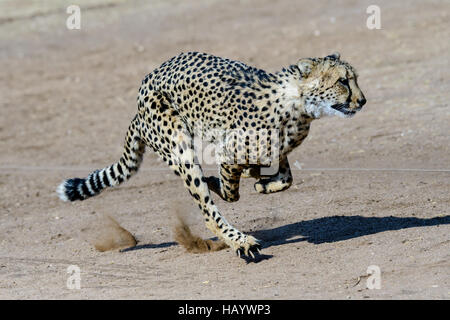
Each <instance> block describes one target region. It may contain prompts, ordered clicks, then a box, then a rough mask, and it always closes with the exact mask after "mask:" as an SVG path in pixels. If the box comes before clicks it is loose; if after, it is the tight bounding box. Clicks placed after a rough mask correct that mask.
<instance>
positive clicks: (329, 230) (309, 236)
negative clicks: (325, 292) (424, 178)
mask: <svg viewBox="0 0 450 320" xmlns="http://www.w3.org/2000/svg"><path fill="white" fill-rule="evenodd" d="M446 224H450V216H444V217H435V218H429V219H421V218H414V217H406V218H397V217H393V216H389V217H362V216H349V217H346V216H332V217H324V218H319V219H312V220H307V221H300V222H296V223H291V224H287V225H284V226H281V227H276V228H273V229H266V230H259V231H254V232H251V233H250V234H251V235H253V236H254V237H256V238H257V239H259V240H261V242H262V247H263V249H264V248H269V247H272V246H279V245H283V244H288V243H296V242H301V241H308V242H310V243H314V244H321V243H326V242H338V241H343V240H348V239H352V238H357V237H362V236H366V235H370V234H375V233H379V232H384V231H393V230H401V229H407V228H416V227H429V226H437V225H446ZM212 240H216V238H212ZM176 245H178V243H176V242H164V243H160V244H143V245H137V246H135V247H132V248H128V249H124V250H122V252H127V251H133V250H140V249H158V248H167V247H171V246H176ZM242 258H243V259H244V260H247V262H248V263H249V262H256V263H257V262H260V261H263V260H267V259H270V258H272V255H265V254H262V255H258V256H257V257H256V259H255V260H252V259H248V258H247V257H242Z"/></svg>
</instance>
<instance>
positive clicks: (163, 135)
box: [57, 52, 366, 259]
mask: <svg viewBox="0 0 450 320" xmlns="http://www.w3.org/2000/svg"><path fill="white" fill-rule="evenodd" d="M357 77H358V75H357V73H356V70H355V69H354V68H353V67H352V66H351V65H350V64H348V63H347V62H345V61H343V60H341V59H340V55H339V53H333V54H331V55H329V56H326V57H323V58H322V57H321V58H302V59H300V60H299V61H298V62H297V64H293V65H290V66H289V67H286V68H283V69H282V70H281V71H278V72H275V73H269V72H266V71H264V70H261V69H258V68H255V67H251V66H248V65H246V64H244V63H242V62H239V61H234V60H230V59H225V58H221V57H217V56H214V55H211V54H206V53H199V52H188V53H181V54H179V55H178V56H175V57H173V58H171V59H169V60H168V61H166V62H164V63H163V64H162V65H161V66H160V67H158V68H156V69H155V70H153V71H152V72H151V73H149V74H148V75H147V76H146V77H145V78H144V79H143V80H142V83H141V86H140V88H139V94H138V98H137V113H136V115H135V116H134V118H133V119H132V121H131V124H130V126H129V128H128V131H127V134H126V139H125V145H124V151H123V154H122V156H121V158H120V159H119V161H118V162H116V163H114V164H112V165H110V166H108V167H105V168H103V169H100V170H96V171H94V172H92V173H91V174H89V175H88V176H87V177H86V178H73V179H68V180H65V181H64V182H62V183H61V184H60V185H59V186H58V188H57V193H58V195H59V197H60V198H61V199H62V200H64V201H76V200H85V199H87V198H90V197H92V196H95V195H97V194H99V193H100V192H101V191H102V190H103V189H105V188H106V187H112V186H117V185H119V184H120V183H122V182H124V181H125V180H128V179H129V178H130V177H131V176H132V175H133V174H135V173H136V172H137V170H138V168H139V165H140V164H141V162H142V157H143V154H144V151H145V148H146V147H149V148H151V149H153V151H155V152H156V153H157V154H158V155H159V156H160V158H161V159H162V160H164V162H166V164H167V165H168V166H169V167H170V168H171V169H172V170H173V171H174V173H175V174H176V175H178V176H180V177H181V179H182V181H183V183H184V186H185V187H186V188H187V190H188V191H189V193H190V195H191V196H192V198H193V199H194V201H195V203H196V204H197V205H198V207H199V209H200V211H201V213H202V215H203V218H204V221H205V224H206V226H207V228H208V229H209V230H211V231H212V232H213V233H214V234H215V235H216V236H217V237H218V238H219V239H220V240H222V241H224V242H225V243H226V244H227V245H228V246H229V247H230V248H232V249H233V251H234V252H236V254H237V255H238V256H241V257H243V258H248V259H255V257H256V256H257V255H260V254H261V251H260V249H261V244H260V242H259V241H258V240H257V239H255V238H254V237H253V236H251V235H247V234H245V233H243V232H241V231H239V230H238V229H237V228H235V227H233V226H232V225H231V224H230V223H229V222H228V221H227V220H226V219H225V217H224V216H223V215H221V213H220V212H219V209H218V208H217V206H216V204H215V202H214V200H213V197H212V196H211V191H212V192H214V193H216V194H217V195H218V196H219V197H220V198H221V199H223V200H225V201H228V202H234V201H237V200H238V199H239V182H240V178H241V177H253V178H255V179H256V183H255V185H254V188H255V190H256V191H257V192H259V193H263V194H270V193H274V192H279V191H283V190H286V189H288V188H289V187H290V186H291V184H292V173H291V170H290V167H289V162H288V158H287V155H288V154H289V153H290V152H291V151H292V150H293V149H294V148H296V147H297V146H299V145H300V144H301V143H302V142H303V141H304V139H305V138H306V137H307V135H308V132H309V129H310V125H311V122H312V121H313V120H315V119H319V118H322V117H325V116H341V117H344V118H348V117H352V116H353V115H354V114H355V113H356V112H357V111H359V110H360V109H361V108H362V107H363V105H364V104H365V103H366V99H365V97H364V95H363V93H362V91H361V90H360V88H359V86H358V84H357ZM199 128H200V129H199ZM236 132H237V133H236ZM229 133H231V134H229ZM252 134H253V135H255V134H256V140H252V139H251V138H252V137H251V135H252ZM249 136H250V137H249ZM269 136H270V137H275V139H272V138H270V139H269ZM195 137H200V138H201V139H203V140H206V141H210V142H214V143H216V145H217V146H218V149H217V156H216V160H215V161H216V163H217V165H218V177H216V176H208V177H207V176H205V175H204V174H203V171H202V166H201V163H200V161H199V159H198V154H197V153H196V148H195V145H194V142H195V141H194V140H195ZM255 141H256V142H255ZM258 141H259V142H261V141H262V142H268V143H267V144H268V145H269V148H265V149H264V148H260V147H259V144H258ZM263 149H264V150H263ZM255 150H256V152H255ZM267 150H268V151H267ZM260 151H261V152H260ZM255 154H256V156H255ZM264 156H265V158H264ZM263 158H264V159H266V160H267V159H269V160H268V161H262V160H260V159H263ZM270 168H275V170H272V172H270V170H268V171H267V170H264V169H270ZM263 171H265V172H263ZM268 172H269V174H268Z"/></svg>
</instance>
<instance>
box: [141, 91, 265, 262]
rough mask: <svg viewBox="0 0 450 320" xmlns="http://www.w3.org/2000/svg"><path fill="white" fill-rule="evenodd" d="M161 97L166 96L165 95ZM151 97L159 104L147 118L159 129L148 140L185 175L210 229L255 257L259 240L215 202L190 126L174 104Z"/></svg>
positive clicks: (241, 250) (238, 250)
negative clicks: (238, 226) (230, 219)
mask: <svg viewBox="0 0 450 320" xmlns="http://www.w3.org/2000/svg"><path fill="white" fill-rule="evenodd" d="M160 98H161V99H164V98H163V97H161V96H160ZM151 100H152V101H149V104H153V103H155V104H156V105H155V106H154V108H151V109H150V110H149V112H150V114H149V116H148V117H147V119H149V120H150V119H151V120H150V121H148V124H149V126H150V127H152V128H159V130H154V129H153V130H151V128H150V130H147V132H152V134H153V135H156V137H155V136H153V137H152V139H150V137H147V139H146V141H152V143H151V145H152V147H153V149H154V150H155V151H156V152H157V153H158V154H159V155H160V156H161V158H163V159H164V160H165V161H166V162H167V164H168V165H169V167H170V168H171V169H172V170H173V171H174V172H175V174H177V175H179V176H180V177H181V179H182V180H183V182H184V185H185V187H186V188H187V189H188V191H189V193H190V194H191V196H192V197H193V198H194V201H195V202H196V203H197V205H198V207H199V208H200V210H201V212H202V215H203V218H204V219H205V223H206V226H207V228H208V229H209V230H211V231H212V232H213V233H214V234H215V235H216V236H217V237H219V238H220V239H221V240H223V241H224V242H225V243H226V244H227V245H228V246H229V247H231V248H232V249H233V250H234V251H235V252H236V253H237V254H238V255H250V256H252V257H255V256H256V255H257V254H258V253H259V249H260V248H261V245H260V244H259V242H258V240H257V239H255V238H254V237H253V236H250V235H246V234H244V233H242V232H241V231H239V230H238V229H236V228H234V227H233V226H232V225H231V224H230V223H228V221H227V220H226V219H225V218H224V217H223V216H222V215H221V214H220V212H219V210H218V208H217V207H216V205H215V204H214V201H213V199H212V197H211V194H210V190H209V188H208V183H207V179H206V178H205V177H204V175H203V171H202V168H201V166H200V164H198V163H197V161H195V160H196V157H195V151H194V143H193V137H192V135H191V134H190V132H189V131H188V130H187V128H186V125H185V124H184V122H183V121H182V120H181V118H180V117H179V116H178V115H177V114H176V113H174V112H172V110H171V108H170V107H169V108H161V107H160V106H159V105H160V104H161V103H164V102H161V101H160V100H159V99H157V97H155V96H153V97H152V99H151ZM153 115H155V116H153ZM169 129H170V133H169ZM158 132H160V133H158Z"/></svg>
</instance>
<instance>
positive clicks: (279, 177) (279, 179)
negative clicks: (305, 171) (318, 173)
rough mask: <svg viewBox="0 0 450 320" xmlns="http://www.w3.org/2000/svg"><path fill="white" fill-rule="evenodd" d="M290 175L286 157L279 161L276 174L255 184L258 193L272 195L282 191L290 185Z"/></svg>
mask: <svg viewBox="0 0 450 320" xmlns="http://www.w3.org/2000/svg"><path fill="white" fill-rule="evenodd" d="M292 180H293V179H292V173H291V168H290V167H289V162H288V159H287V157H285V158H284V159H282V160H281V161H280V167H279V170H278V173H277V174H276V175H274V176H271V177H269V178H263V179H260V180H259V181H258V182H256V183H255V190H256V191H258V192H259V193H265V194H267V193H274V192H280V191H284V190H286V189H287V188H289V187H290V186H291V185H292Z"/></svg>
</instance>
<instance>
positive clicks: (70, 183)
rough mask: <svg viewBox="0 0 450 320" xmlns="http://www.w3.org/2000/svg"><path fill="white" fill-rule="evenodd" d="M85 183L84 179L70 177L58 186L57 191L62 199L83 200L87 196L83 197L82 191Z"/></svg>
mask: <svg viewBox="0 0 450 320" xmlns="http://www.w3.org/2000/svg"><path fill="white" fill-rule="evenodd" d="M83 184H84V179H79V178H75V179H68V180H65V181H64V182H63V183H61V184H60V185H59V186H58V188H57V189H56V192H57V193H58V196H59V198H60V199H61V200H62V201H75V200H83V199H85V197H83V196H82V192H80V191H81V190H80V189H81V188H82V187H83Z"/></svg>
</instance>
